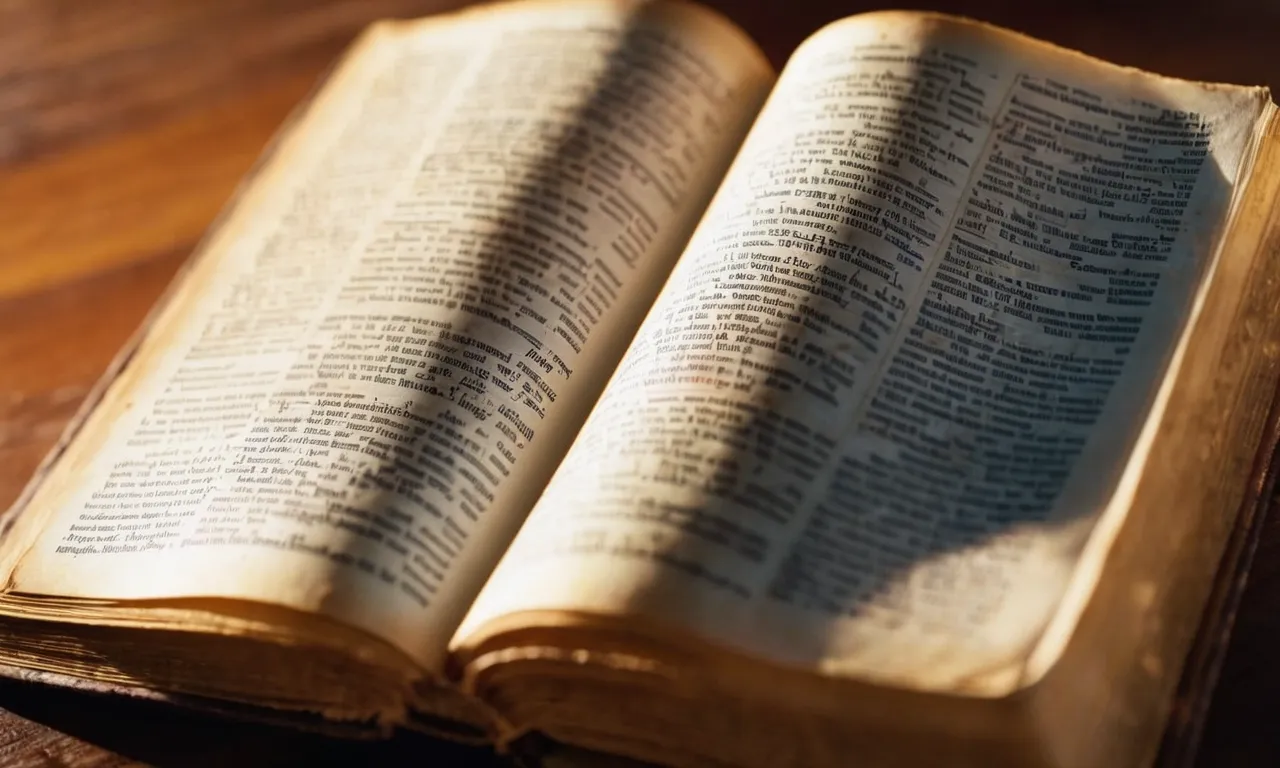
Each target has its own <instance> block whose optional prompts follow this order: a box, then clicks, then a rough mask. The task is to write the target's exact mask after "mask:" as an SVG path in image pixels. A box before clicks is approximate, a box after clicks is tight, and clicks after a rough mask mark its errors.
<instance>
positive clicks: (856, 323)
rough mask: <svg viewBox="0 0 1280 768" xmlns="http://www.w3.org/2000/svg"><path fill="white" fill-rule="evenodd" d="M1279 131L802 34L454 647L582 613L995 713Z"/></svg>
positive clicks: (1068, 75) (1132, 90)
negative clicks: (540, 616)
mask: <svg viewBox="0 0 1280 768" xmlns="http://www.w3.org/2000/svg"><path fill="white" fill-rule="evenodd" d="M1265 103H1266V94H1265V91H1263V90H1262V89H1249V88H1233V87H1226V86H1202V85H1198V84H1193V83H1186V82H1181V81H1173V80H1168V79H1163V78H1158V77H1155V76H1151V75H1146V74H1143V73H1139V72H1136V71H1133V70H1125V69H1121V68H1119V67H1114V66H1111V65H1105V64H1102V63H1100V62H1096V61H1093V60H1089V59H1086V58H1085V57H1083V56H1080V55H1077V54H1071V53H1069V52H1065V51H1061V50H1058V49H1053V48H1051V47H1049V46H1045V45H1042V44H1037V43H1033V42H1031V41H1028V40H1025V39H1023V38H1020V37H1017V36H1015V35H1012V34H1010V33H1003V32H999V31H995V30H990V29H988V28H984V27H982V26H980V25H977V24H973V23H969V22H961V21H957V20H949V19H945V18H942V17H936V16H927V15H922V14H898V13H891V14H875V15H870V16H864V17H855V18H853V19H850V20H846V21H844V22H841V23H839V24H836V25H833V26H832V27H829V28H827V29H825V30H823V31H822V32H820V33H818V34H817V35H815V36H814V37H813V38H811V39H810V40H809V41H808V42H807V43H806V44H805V45H804V46H803V47H802V48H801V49H800V50H799V51H798V52H797V54H796V55H795V56H794V57H793V58H792V60H791V62H790V63H789V64H788V66H787V68H786V70H785V71H784V73H783V74H782V76H781V78H780V80H779V84H778V86H777V88H776V89H775V91H774V93H773V94H772V96H771V97H770V101H769V103H768V104H767V105H766V107H765V108H764V111H763V112H762V115H761V118H760V120H759V121H758V123H757V125H756V126H755V128H754V129H753V131H752V134H751V136H750V137H749V139H748V141H747V143H746V146H745V147H744V149H743V152H742V153H741V154H740V155H739V157H738V159H737V160H736V161H735V165H734V168H733V169H732V170H731V172H730V174H729V176H728V178H727V180H726V183H725V184H724V186H723V187H722V189H721V191H720V192H719V194H718V196H717V200H716V202H715V203H714V204H713V206H712V209H711V211H710V212H709V214H708V218H707V219H706V221H705V222H704V224H703V225H702V226H701V227H700V229H699V233H698V235H696V236H695V238H694V240H693V242H692V243H691V245H690V247H689V249H688V250H687V251H686V253H685V254H684V256H683V257H682V259H681V262H680V264H679V266H678V267H677V269H676V272H675V274H674V276H673V278H672V281H671V282H670V283H669V285H668V286H667V288H666V289H665V290H664V292H663V295H662V296H661V297H660V299H659V301H658V303H657V305H656V306H655V309H654V310H653V312H652V313H651V314H650V316H649V317H648V319H647V320H646V322H645V325H644V326H643V327H642V329H641V331H640V333H639V334H638V336H637V339H636V341H635V343H634V344H633V345H632V347H631V349H630V350H629V351H628V353H627V356H626V357H625V358H624V360H623V362H622V364H621V366H620V368H619V371H618V373H617V374H616V376H615V378H614V379H613V380H612V381H611V383H610V385H609V386H608V388H607V389H606V391H605V394H604V396H603V397H602V399H601V401H600V403H599V404H598V406H597V408H596V410H595V411H594V412H593V414H592V416H591V417H590V419H589V420H588V423H587V425H586V426H585V428H584V430H583V432H582V433H581V434H580V436H579V438H578V440H577V442H576V443H575V445H574V447H573V449H572V450H571V452H570V454H569V456H568V458H567V459H566V461H565V463H564V464H563V465H562V466H561V468H560V470H559V472H558V473H557V475H556V476H555V478H554V479H553V481H552V483H551V485H550V487H549V489H548V491H547V493H546V494H545V496H544V497H543V499H542V500H541V502H540V503H539V505H538V506H537V507H536V508H535V510H534V512H533V513H532V515H531V517H530V520H529V522H528V524H527V525H526V526H525V528H524V529H523V530H522V531H521V533H520V535H519V537H518V538H517V540H516V542H515V544H514V545H513V547H512V550H511V551H510V552H509V553H508V555H507V556H506V558H505V559H504V561H503V562H502V564H501V565H500V566H499V568H498V571H497V572H496V574H495V577H494V579H493V580H492V581H491V582H490V584H489V585H488V586H487V587H486V589H485V591H484V592H483V593H482V595H481V597H480V599H479V600H478V602H477V605H476V607H475V608H474V609H473V611H472V613H471V614H470V615H469V617H468V619H467V621H466V622H465V623H464V625H463V627H462V629H461V630H460V632H459V635H458V637H457V639H456V640H455V643H456V644H457V645H458V646H459V647H461V646H465V645H467V644H468V643H469V642H474V641H475V639H477V638H479V637H480V636H482V634H483V627H484V626H485V625H486V624H487V623H490V622H493V621H494V620H495V619H499V618H501V617H503V616H510V615H512V614H516V613H518V612H520V611H531V610H552V611H555V610H562V611H580V612H587V613H594V614H602V615H606V616H620V615H621V616H627V617H631V618H633V619H638V618H640V617H643V618H645V619H648V620H650V621H649V626H650V627H653V628H655V629H666V630H670V629H672V628H675V629H684V630H690V631H693V632H695V633H697V634H698V635H700V636H702V637H703V638H707V639H710V640H713V641H715V642H718V643H723V644H724V645H726V646H731V647H734V648H737V649H740V650H745V651H747V652H749V653H753V654H757V655H759V656H763V657H766V658H768V659H770V660H773V661H775V662H778V663H780V664H786V665H796V666H802V667H806V668H817V669H819V670H821V671H823V672H827V673H830V674H837V675H848V676H853V677H857V678H860V679H866V680H873V681H877V682H883V683H888V684H893V685H899V686H905V687H916V688H924V689H946V690H965V691H970V692H975V693H996V692H1000V691H1003V690H1008V688H1009V687H1011V686H1013V685H1014V684H1015V681H1016V680H1017V673H1018V669H1017V664H1018V662H1019V661H1020V660H1021V659H1022V658H1024V657H1025V655H1026V654H1027V653H1029V651H1030V649H1031V647H1032V645H1033V644H1034V642H1035V641H1036V639H1037V638H1038V637H1039V635H1040V633H1041V632H1042V631H1043V630H1044V627H1045V625H1046V622H1047V621H1048V620H1049V618H1050V617H1051V615H1052V614H1053V612H1054V610H1055V607H1056V606H1057V604H1058V602H1059V600H1060V599H1061V596H1062V594H1063V590H1064V587H1065V585H1066V583H1067V580H1068V578H1069V576H1070V575H1071V573H1072V571H1073V569H1074V567H1075V566H1076V563H1077V560H1078V557H1079V553H1080V551H1081V548H1082V546H1083V545H1084V542H1085V540H1086V538H1087V537H1088V535H1089V533H1090V531H1091V529H1092V526H1093V523H1094V521H1095V520H1096V519H1097V516H1098V514H1099V513H1100V511H1101V510H1102V509H1103V508H1104V507H1105V506H1106V505H1107V503H1108V500H1109V499H1110V498H1111V496H1112V493H1113V491H1114V489H1115V488H1116V483H1117V481H1118V478H1119V476H1120V474H1121V472H1122V470H1123V468H1124V467H1125V464H1126V461H1127V460H1128V457H1129V456H1130V453H1131V450H1132V449H1133V446H1134V445H1135V440H1136V439H1137V435H1138V433H1139V431H1140V429H1141V428H1142V425H1143V423H1144V421H1145V420H1146V419H1147V418H1148V417H1149V415H1150V414H1151V413H1152V408H1151V406H1152V403H1153V402H1155V400H1154V398H1155V395H1156V390H1157V387H1158V385H1159V382H1160V381H1161V378H1162V376H1163V374H1164V372H1165V370H1166V366H1167V364H1168V362H1169V360H1170V359H1171V356H1172V354H1173V351H1174V349H1175V346H1176V344H1177V340H1178V338H1179V336H1180V334H1181V332H1182V331H1183V329H1184V327H1185V321H1186V319H1187V318H1188V317H1189V316H1191V315H1192V314H1193V307H1194V297H1195V295H1196V293H1197V291H1198V290H1200V288H1201V287H1202V286H1203V284H1204V283H1205V282H1206V280H1207V275H1209V274H1211V273H1212V263H1213V261H1212V259H1213V255H1214V245H1215V243H1216V242H1217V240H1218V236H1219V234H1220V232H1221V230H1222V228H1223V224H1224V221H1225V217H1226V216H1227V213H1228V208H1229V204H1230V200H1231V198H1232V193H1233V189H1234V188H1235V186H1236V177H1237V174H1238V172H1239V170H1240V168H1241V166H1242V163H1243V162H1244V159H1245V156H1246V152H1247V150H1248V147H1249V145H1250V141H1251V139H1252V135H1253V131H1254V127H1255V123H1256V121H1257V118H1258V116H1259V114H1260V113H1261V110H1262V108H1263V105H1264V104H1265ZM634 625H635V626H636V627H637V628H640V627H642V626H644V623H643V622H640V621H636V622H635V624H634ZM490 626H491V627H492V626H497V625H495V624H490ZM477 633H478V634H477Z"/></svg>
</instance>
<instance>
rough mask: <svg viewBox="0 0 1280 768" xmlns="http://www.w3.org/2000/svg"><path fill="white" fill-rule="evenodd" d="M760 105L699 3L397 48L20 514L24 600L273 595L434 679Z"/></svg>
mask: <svg viewBox="0 0 1280 768" xmlns="http://www.w3.org/2000/svg"><path fill="white" fill-rule="evenodd" d="M771 81H772V73H771V71H770V68H769V66H768V64H767V62H766V61H765V59H764V58H763V56H762V54H760V53H759V51H758V50H757V49H756V48H755V47H754V46H753V45H752V44H751V43H750V42H749V41H748V40H747V39H746V38H745V37H744V36H743V35H742V34H741V33H740V32H738V31H737V30H736V29H735V28H733V27H731V26H730V25H729V24H728V23H726V22H724V21H723V20H721V19H719V18H718V17H716V16H714V15H712V14H710V13H709V12H706V11H702V10H698V9H695V8H692V7H690V6H683V5H670V6H667V5H652V4H642V3H631V2H591V1H589V0H581V1H572V2H557V3H528V4H519V5H510V6H495V7H493V8H490V9H482V10H480V11H476V12H471V13H466V14H463V15H460V16H456V17H452V18H449V19H445V20H443V21H435V20H429V21H427V22H423V23H417V24H400V25H384V26H382V27H379V28H378V30H377V31H376V32H375V33H374V34H373V35H372V36H371V37H370V38H369V39H367V40H366V41H365V42H364V43H363V44H362V46H361V47H360V49H359V50H358V51H356V52H355V53H353V54H352V55H351V56H349V62H348V63H347V64H346V65H345V66H343V67H342V68H341V69H340V70H339V71H338V73H337V74H336V75H335V77H334V79H333V80H332V81H331V83H330V84H329V85H328V86H327V88H326V89H325V91H323V92H322V94H321V95H320V98H319V100H318V101H317V103H316V104H315V105H314V106H313V107H312V108H311V110H310V112H309V114H308V116H307V117H306V119H305V120H304V122H303V124H302V125H301V126H299V127H298V128H297V129H295V130H294V131H293V132H292V133H291V135H290V136H289V137H288V138H287V139H286V140H285V143H284V144H283V145H282V146H281V147H280V149H279V151H278V152H277V153H276V156H275V157H274V159H273V160H272V161H271V163H270V165H269V166H268V167H267V168H265V169H264V170H263V171H262V173H261V174H260V176H259V178H258V179H257V180H256V181H255V183H254V185H253V187H252V188H251V189H250V190H249V191H248V192H247V193H246V194H245V196H244V197H243V198H242V199H241V200H240V201H239V204H238V205H237V207H236V209H235V211H234V212H233V213H232V214H231V216H230V218H229V220H228V221H227V222H226V223H225V224H224V225H223V226H222V227H221V229H220V230H219V231H218V232H217V233H216V235H215V236H214V238H213V240H212V242H211V243H209V244H208V246H207V247H206V250H205V254H204V256H203V258H202V260H201V262H200V264H199V266H198V267H197V268H196V270H195V273H194V274H193V275H192V276H191V277H190V279H188V280H187V281H186V282H185V283H184V284H183V286H182V288H181V291H180V293H179V295H178V296H177V298H176V300H175V301H173V302H172V304H171V306H170V307H169V308H168V309H167V310H166V311H165V312H164V313H163V314H162V315H161V316H160V317H159V318H158V319H157V320H156V321H155V324H154V326H153V328H154V330H153V332H152V333H151V334H150V335H149V336H148V337H147V338H146V339H145V341H144V343H143V344H142V347H141V349H140V350H139V351H138V353H137V356H136V358H135V359H134V360H133V362H132V363H131V364H130V366H129V368H128V369H127V372H126V374H125V375H124V377H123V378H122V379H121V380H119V381H118V382H116V384H115V385H114V386H113V388H112V390H111V391H110V392H109V393H108V395H107V397H106V399H105V401H104V402H103V403H102V404H101V406H100V407H99V408H98V411H97V413H96V415H95V416H94V418H93V419H91V421H90V422H89V423H88V425H87V426H86V427H85V430H84V433H83V434H82V435H81V436H80V438H79V439H78V440H77V442H76V443H74V444H73V445H72V447H71V449H70V451H69V452H68V454H67V455H66V456H65V457H64V458H63V459H62V461H61V462H60V463H59V465H58V466H57V467H56V468H55V470H54V472H53V474H52V475H51V476H50V477H49V478H47V479H46V481H45V482H44V484H43V485H42V486H41V490H40V491H38V492H37V493H36V495H35V496H34V498H33V499H32V500H31V501H30V502H29V504H28V505H27V508H26V512H25V513H24V517H23V520H24V523H25V522H26V521H27V519H28V518H29V519H30V520H38V521H39V527H40V530H39V531H38V536H36V538H35V541H34V542H31V543H30V545H29V546H28V547H26V548H25V549H15V548H14V547H13V545H12V544H10V550H9V559H8V562H9V563H10V567H11V568H12V577H11V578H10V583H9V590H10V591H11V592H17V593H25V594H45V595H57V596H61V597H79V598H93V599H105V598H111V599H147V598H171V597H194V596H206V597H224V598H228V597H229V598H243V599H250V600H260V601H267V602H271V603H275V604H279V605H283V606H287V607H290V608H295V609H299V610H305V611H314V612H322V613H324V614H327V615H329V616H332V617H335V618H337V619H340V620H343V621H346V622H348V623H351V624H353V625H354V626H356V627H359V628H361V629H365V630H368V631H370V632H372V633H374V634H376V635H378V636H380V637H382V638H384V639H386V640H388V641H390V642H392V643H393V644H395V645H396V646H397V647H399V648H400V649H401V650H403V651H404V652H406V653H408V654H409V655H411V656H412V657H414V658H416V659H418V660H419V661H420V662H421V663H423V664H424V665H428V666H429V667H430V666H434V665H436V664H437V663H438V662H439V660H440V657H441V656H442V654H443V652H444V647H445V643H446V641H447V638H448V637H449V636H450V635H451V634H452V632H453V630H454V629H455V628H456V626H457V623H458V622H459V621H460V620H461V618H462V615H463V613H464V612H465V610H466V608H467V606H468V605H469V604H470V602H471V600H472V599H473V598H474V596H475V594H476V593H477V592H478V591H479V588H480V585H481V584H482V582H483V580H484V579H485V578H486V577H487V576H488V574H489V572H490V570H491V569H492V567H493V565H494V563H495V562H496V561H497V559H498V557H499V555H500V554H501V552H502V551H503V550H504V549H505V548H506V546H507V544H508V543H509V542H510V539H511V537H512V536H513V535H514V532H515V529H516V527H518V525H519V524H520V523H521V522H522V520H523V518H524V516H525V514H526V513H527V511H528V509H529V508H530V507H531V506H532V503H533V500H534V499H535V498H536V497H537V494H538V492H539V491H540V490H541V488H542V486H543V485H544V484H545V482H546V480H547V478H548V477H549V475H550V473H551V471H552V470H553V469H554V467H555V464H556V463H557V462H558V460H559V459H560V458H561V457H562V456H563V453H564V451H565V450H566V449H567V447H568V444H569V442H570V440H571V439H572V436H573V435H574V434H575V433H576V431H577V429H578V427H579V426H580V425H581V423H582V421H583V420H584V419H585V417H586V414H587V411H588V410H589V408H590V406H591V404H592V403H593V402H594V400H595V398H596V397H597V395H598V393H599V391H600V388H601V387H602V386H603V384H604V381H605V379H606V378H607V376H608V375H609V373H610V372H611V371H612V369H613V366H614V365H615V364H616V362H617V359H618V358H619V357H620V356H621V354H622V352H623V350H624V349H625V345H626V343H627V342H628V341H629V340H630V338H631V335H632V334H633V333H634V331H635V329H636V327H638V325H639V323H640V320H641V319H642V318H643V314H644V312H645V311H646V310H647V309H648V307H649V305H650V303H651V302H652V300H653V298H654V297H655V296H656V294H657V292H658V290H659V288H660V287H661V284H662V282H663V281H664V280H665V279H666V277H667V276H668V273H669V270H670V267H671V265H672V263H673V262H674V260H675V257H676V256H677V255H678V253H679V252H680V250H681V249H682V248H683V247H684V245H685V243H686V242H687V240H688V237H689V235H690V234H691V233H692V231H693V228H694V225H695V224H696V222H697V220H698V218H699V217H700V216H701V213H702V211H703V209H704V207H705V205H706V202H707V201H708V200H709V199H710V197H711V194H712V192H713V190H714V188H715V185H716V184H717V183H718V181H719V179H720V177H721V176H722V175H723V172H724V170H725V168H726V167H727V166H728V164H729V162H730V160H731V158H732V156H733V153H734V152H735V151H736V149H737V147H738V146H739V144H740V143H741V139H742V137H743V136H744V135H745V133H746V130H747V126H748V125H749V123H750V120H751V118H752V117H753V115H754V113H755V111H756V110H757V109H758V107H759V104H760V102H761V101H762V100H763V98H764V95H765V93H766V92H767V90H768V87H769V85H770V83H771ZM26 524H27V525H28V527H34V526H35V523H26ZM33 533H35V532H34V531H33ZM15 560H17V562H16V565H14V564H13V563H14V561H15Z"/></svg>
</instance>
